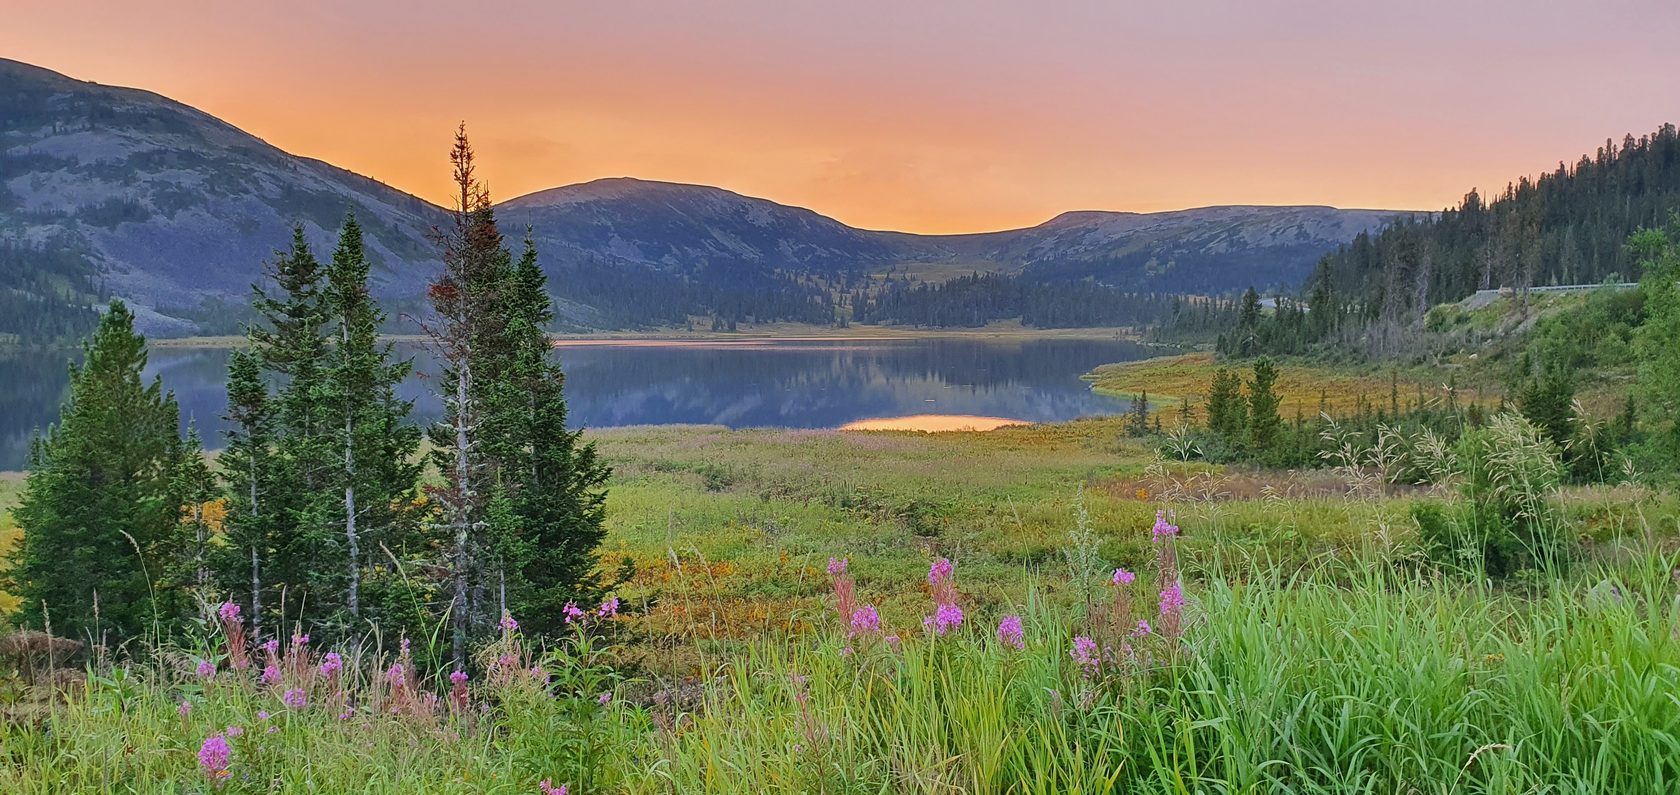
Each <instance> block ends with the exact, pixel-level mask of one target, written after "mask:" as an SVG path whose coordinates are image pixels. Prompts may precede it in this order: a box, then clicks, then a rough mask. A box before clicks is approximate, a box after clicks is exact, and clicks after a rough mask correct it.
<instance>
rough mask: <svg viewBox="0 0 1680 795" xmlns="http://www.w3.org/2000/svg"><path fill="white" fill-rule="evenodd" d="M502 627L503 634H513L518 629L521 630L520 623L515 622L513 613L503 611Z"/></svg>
mask: <svg viewBox="0 0 1680 795" xmlns="http://www.w3.org/2000/svg"><path fill="white" fill-rule="evenodd" d="M501 626H502V631H503V632H512V631H514V630H516V629H519V622H518V621H515V620H513V614H512V613H509V612H508V611H506V610H503V611H502V622H501Z"/></svg>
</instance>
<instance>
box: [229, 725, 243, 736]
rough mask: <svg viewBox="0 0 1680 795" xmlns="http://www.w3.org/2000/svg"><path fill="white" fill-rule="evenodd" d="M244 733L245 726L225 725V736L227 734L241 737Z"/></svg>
mask: <svg viewBox="0 0 1680 795" xmlns="http://www.w3.org/2000/svg"><path fill="white" fill-rule="evenodd" d="M244 735H245V727H244V726H229V727H227V736H229V737H242V736H244Z"/></svg>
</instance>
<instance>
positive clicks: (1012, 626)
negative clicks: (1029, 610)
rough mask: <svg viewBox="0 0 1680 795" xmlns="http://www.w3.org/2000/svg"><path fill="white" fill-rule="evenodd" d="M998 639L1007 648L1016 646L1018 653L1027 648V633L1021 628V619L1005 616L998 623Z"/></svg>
mask: <svg viewBox="0 0 1680 795" xmlns="http://www.w3.org/2000/svg"><path fill="white" fill-rule="evenodd" d="M997 639H998V643H1001V644H1003V645H1005V646H1014V647H1015V649H1016V651H1020V650H1023V649H1025V648H1027V633H1026V630H1024V629H1023V628H1022V627H1021V617H1020V616H1004V617H1003V620H1001V621H999V622H998V627H997Z"/></svg>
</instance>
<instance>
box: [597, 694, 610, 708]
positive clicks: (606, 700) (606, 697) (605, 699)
mask: <svg viewBox="0 0 1680 795" xmlns="http://www.w3.org/2000/svg"><path fill="white" fill-rule="evenodd" d="M595 703H597V704H600V705H601V706H603V707H604V706H606V705H608V704H611V703H612V693H602V694H601V695H600V696H597V697H596V699H595Z"/></svg>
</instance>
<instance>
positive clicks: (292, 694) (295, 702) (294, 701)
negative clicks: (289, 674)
mask: <svg viewBox="0 0 1680 795" xmlns="http://www.w3.org/2000/svg"><path fill="white" fill-rule="evenodd" d="M280 703H282V704H285V705H286V706H288V707H290V708H292V709H303V708H304V707H306V706H309V696H308V695H306V694H305V693H304V692H303V688H301V687H294V688H291V689H289V690H287V691H286V694H285V695H283V696H281V697H280Z"/></svg>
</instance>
